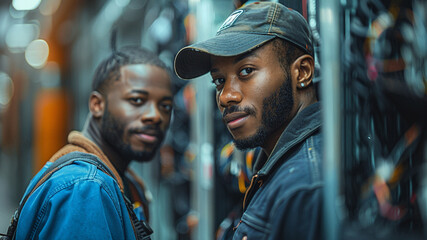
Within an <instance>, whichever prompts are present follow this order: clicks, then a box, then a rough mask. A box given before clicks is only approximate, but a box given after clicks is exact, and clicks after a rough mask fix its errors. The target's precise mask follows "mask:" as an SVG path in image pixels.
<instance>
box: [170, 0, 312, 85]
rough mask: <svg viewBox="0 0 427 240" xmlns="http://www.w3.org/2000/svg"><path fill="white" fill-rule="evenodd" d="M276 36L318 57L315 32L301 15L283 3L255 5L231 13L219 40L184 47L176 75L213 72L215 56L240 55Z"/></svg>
mask: <svg viewBox="0 0 427 240" xmlns="http://www.w3.org/2000/svg"><path fill="white" fill-rule="evenodd" d="M276 37H278V38H281V39H284V40H286V41H289V42H291V43H293V44H295V45H296V46H298V47H300V48H301V49H302V50H303V51H305V52H306V53H307V54H310V55H311V56H314V52H313V37H312V33H311V30H310V28H309V26H308V24H307V21H306V20H305V18H304V17H303V16H302V15H301V14H299V13H298V12H297V11H295V10H292V9H289V8H287V7H285V6H284V5H282V4H280V3H273V2H255V3H252V4H248V5H246V6H244V7H242V8H240V9H238V10H236V11H234V12H233V13H231V14H230V16H229V17H228V18H227V19H226V20H225V21H224V23H223V24H222V25H221V27H220V28H219V30H218V31H217V33H216V36H215V37H213V38H210V39H208V40H206V41H202V42H198V43H195V44H192V45H190V46H187V47H184V48H182V49H181V50H180V51H179V52H178V54H177V55H176V56H175V62H174V67H175V72H176V74H177V75H178V77H180V78H182V79H191V78H195V77H199V76H201V75H203V74H205V73H207V72H209V71H210V69H211V62H210V61H211V60H210V59H211V55H214V56H221V57H230V56H236V55H240V54H242V53H246V52H248V51H251V50H253V49H255V48H257V47H259V46H262V45H263V44H264V43H266V42H268V41H270V40H272V39H274V38H276Z"/></svg>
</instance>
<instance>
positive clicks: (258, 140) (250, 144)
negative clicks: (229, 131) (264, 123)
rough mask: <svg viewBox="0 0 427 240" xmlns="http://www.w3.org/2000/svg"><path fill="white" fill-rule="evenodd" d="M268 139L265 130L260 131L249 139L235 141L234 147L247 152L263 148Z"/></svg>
mask: <svg viewBox="0 0 427 240" xmlns="http://www.w3.org/2000/svg"><path fill="white" fill-rule="evenodd" d="M266 137H267V134H266V131H265V130H264V128H260V129H258V131H257V132H256V133H255V134H254V135H252V136H249V137H247V138H243V139H234V145H235V146H236V147H237V148H238V149H240V150H247V149H252V148H256V147H260V146H262V144H263V143H264V141H265V139H266Z"/></svg>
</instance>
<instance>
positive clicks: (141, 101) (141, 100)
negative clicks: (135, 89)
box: [129, 98, 144, 105]
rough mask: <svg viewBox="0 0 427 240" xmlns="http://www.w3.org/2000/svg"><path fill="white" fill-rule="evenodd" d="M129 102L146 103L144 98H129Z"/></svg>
mask: <svg viewBox="0 0 427 240" xmlns="http://www.w3.org/2000/svg"><path fill="white" fill-rule="evenodd" d="M129 102H131V103H132V104H134V105H141V104H143V103H144V99H142V98H129Z"/></svg>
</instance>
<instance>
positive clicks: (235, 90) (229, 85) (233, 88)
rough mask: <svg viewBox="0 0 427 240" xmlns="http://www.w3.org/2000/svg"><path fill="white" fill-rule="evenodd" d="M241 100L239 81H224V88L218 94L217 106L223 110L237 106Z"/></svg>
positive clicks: (231, 79)
mask: <svg viewBox="0 0 427 240" xmlns="http://www.w3.org/2000/svg"><path fill="white" fill-rule="evenodd" d="M242 99H243V94H242V91H241V88H240V83H239V80H236V79H233V78H230V80H226V81H225V83H224V87H223V88H222V89H221V91H220V92H218V105H219V106H221V107H224V108H226V107H229V106H232V105H236V104H239V103H240V102H241V101H242Z"/></svg>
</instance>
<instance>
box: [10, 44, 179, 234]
mask: <svg viewBox="0 0 427 240" xmlns="http://www.w3.org/2000/svg"><path fill="white" fill-rule="evenodd" d="M92 88H93V91H92V93H91V95H90V97H89V110H90V113H89V115H88V118H87V121H86V124H85V126H84V128H83V131H82V132H77V131H72V132H71V133H70V134H69V136H68V144H67V145H66V146H64V147H63V148H62V149H61V150H59V151H58V152H57V153H56V154H55V155H54V156H53V157H52V158H51V159H50V160H49V161H48V163H46V165H45V166H44V167H43V169H42V170H41V171H40V172H39V173H38V174H37V175H36V176H35V177H34V178H33V180H32V181H31V183H30V185H29V188H28V189H27V191H26V193H25V196H27V195H28V193H29V192H30V190H31V189H33V187H34V186H35V185H36V183H38V182H39V181H40V179H42V174H43V173H44V172H46V171H47V169H49V168H50V166H52V165H54V164H55V163H58V162H57V161H60V159H64V158H67V157H68V158H70V159H73V160H74V162H73V163H72V164H69V165H65V166H64V167H62V168H59V170H57V171H56V172H53V174H51V175H50V177H49V178H48V179H47V180H46V181H44V183H43V184H41V185H40V186H39V187H38V188H36V190H35V191H34V192H33V193H32V194H31V195H29V197H28V200H27V201H26V202H25V204H23V208H22V211H21V212H20V215H19V221H18V225H17V230H16V235H15V237H16V239H44V240H46V239H103V240H104V239H150V238H149V235H150V234H151V233H152V231H151V229H150V228H149V227H148V225H147V221H148V206H147V202H148V201H149V200H150V194H148V192H147V191H146V189H145V187H144V185H143V183H142V181H141V180H140V179H139V178H138V177H137V176H136V175H135V174H133V172H132V171H131V169H129V168H128V166H129V164H130V163H131V161H134V160H135V161H139V162H144V161H150V160H151V159H152V158H153V156H154V155H155V154H156V151H157V149H158V147H159V146H160V144H161V142H162V140H163V137H164V135H165V131H166V130H167V128H168V126H169V122H170V118H171V114H172V98H173V94H172V83H171V78H170V72H169V70H168V68H167V67H166V65H165V64H164V63H163V62H162V61H161V60H160V59H159V58H158V57H157V56H156V55H155V54H153V53H151V52H149V51H146V50H144V49H141V48H139V47H125V48H122V49H120V51H115V50H113V53H112V54H111V55H110V56H109V57H108V58H106V59H105V60H104V61H103V62H102V63H101V64H100V65H99V66H98V68H97V71H96V74H95V76H94V79H93V86H92ZM93 159H95V163H96V161H97V160H98V161H99V160H100V161H99V162H102V163H103V165H104V166H105V168H100V167H99V165H102V164H92V163H91V162H88V161H89V160H93ZM92 162H93V161H92ZM105 170H106V171H105Z"/></svg>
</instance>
